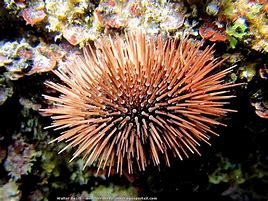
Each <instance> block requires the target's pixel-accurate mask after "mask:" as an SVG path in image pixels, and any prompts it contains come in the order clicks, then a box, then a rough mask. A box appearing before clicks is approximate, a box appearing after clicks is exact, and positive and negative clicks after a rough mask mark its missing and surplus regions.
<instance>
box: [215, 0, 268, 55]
mask: <svg viewBox="0 0 268 201" xmlns="http://www.w3.org/2000/svg"><path fill="white" fill-rule="evenodd" d="M221 6H222V9H221V11H220V13H219V16H220V17H221V18H222V19H226V20H227V22H228V27H227V34H228V36H229V40H230V43H233V44H234V45H233V47H234V46H235V44H236V42H234V41H235V40H238V41H241V42H242V43H244V44H245V45H247V46H249V47H251V48H252V49H253V50H257V51H260V52H268V34H267V32H268V4H267V1H265V0H259V1H250V0H238V1H235V0H226V1H222V3H221ZM241 19H243V20H244V22H243V23H240V22H241ZM238 23H240V24H241V25H242V26H240V27H239V25H238ZM228 30H229V31H228ZM231 46H232V45H231Z"/></svg>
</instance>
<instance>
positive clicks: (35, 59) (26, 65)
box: [0, 39, 67, 80]
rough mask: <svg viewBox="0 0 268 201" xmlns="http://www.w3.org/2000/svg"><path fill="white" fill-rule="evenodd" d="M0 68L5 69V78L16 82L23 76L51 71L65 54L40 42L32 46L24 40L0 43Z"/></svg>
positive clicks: (54, 45) (54, 46)
mask: <svg viewBox="0 0 268 201" xmlns="http://www.w3.org/2000/svg"><path fill="white" fill-rule="evenodd" d="M0 44H1V46H0V66H2V67H5V69H6V71H7V72H6V73H5V74H6V76H7V77H8V78H9V79H11V80H17V79H19V78H21V77H23V76H25V75H32V74H35V73H42V72H48V71H51V70H52V69H53V68H54V67H55V66H56V64H57V61H58V60H59V59H61V58H62V57H63V56H64V55H66V54H67V53H66V52H65V51H64V49H63V48H62V47H60V46H58V45H56V44H52V45H48V44H46V43H44V42H42V41H41V42H40V43H39V44H38V45H37V46H32V45H30V43H28V42H27V41H26V40H25V39H22V40H20V41H14V42H4V41H1V42H0Z"/></svg>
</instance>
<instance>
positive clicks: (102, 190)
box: [90, 184, 138, 201]
mask: <svg viewBox="0 0 268 201" xmlns="http://www.w3.org/2000/svg"><path fill="white" fill-rule="evenodd" d="M137 196H138V193H137V191H136V189H135V188H134V187H124V186H117V185H114V184H110V185H109V186H108V187H106V186H102V185H101V186H98V187H97V188H95V189H94V190H93V191H92V192H91V193H90V199H91V200H92V201H97V200H100V199H101V200H105V201H108V200H125V199H128V198H135V197H137Z"/></svg>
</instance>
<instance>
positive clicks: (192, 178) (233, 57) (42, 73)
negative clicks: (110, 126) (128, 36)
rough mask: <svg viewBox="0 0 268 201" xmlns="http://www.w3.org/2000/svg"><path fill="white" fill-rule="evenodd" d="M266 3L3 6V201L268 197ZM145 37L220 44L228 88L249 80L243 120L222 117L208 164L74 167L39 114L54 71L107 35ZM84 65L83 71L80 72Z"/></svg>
mask: <svg viewBox="0 0 268 201" xmlns="http://www.w3.org/2000/svg"><path fill="white" fill-rule="evenodd" d="M267 12H268V3H267V1H266V0H237V1H235V0H224V1H220V0H206V1H205V0H174V1H167V0H149V1H145V0H102V1H86V0H60V1H56V0H27V1H26V0H4V1H0V27H1V32H0V115H1V123H0V200H3V201H10V200H11V201H12V200H14V201H16V200H36V201H38V200H40V201H41V200H42V201H50V200H71V199H76V200H90V199H98V197H102V198H104V197H106V196H108V197H110V196H111V197H112V198H114V199H116V198H123V197H129V198H133V199H134V198H137V199H147V198H148V199H151V200H152V199H157V200H166V199H167V195H168V196H172V197H176V198H178V199H179V198H181V199H184V197H186V196H187V197H186V199H184V200H197V199H201V200H203V199H204V200H228V201H248V200H254V201H255V200H256V201H265V200H267V199H268V191H267V184H268V158H267V141H268V135H267V131H268V124H267V116H268V115H267V114H268V103H267V102H268V96H267V94H268V92H267V84H268V80H267V78H268V76H267V74H268V70H267V63H268V60H267V53H268V45H267V44H268V42H267V41H268V34H267V24H268V14H267ZM138 28H139V29H143V30H146V31H147V33H149V34H152V35H155V36H157V35H158V34H160V33H161V34H163V36H164V37H165V38H176V39H178V38H181V36H182V35H184V34H185V35H188V38H189V39H190V40H191V41H192V42H193V43H194V44H197V45H201V46H202V45H204V46H202V47H201V48H203V47H206V46H207V45H212V44H213V45H214V49H215V51H214V55H215V56H216V57H221V58H222V59H225V62H224V63H223V68H228V67H231V66H233V72H232V73H230V74H228V76H227V77H226V78H225V80H224V82H235V83H243V85H241V86H240V87H237V88H236V89H234V90H231V91H230V93H232V94H233V95H236V96H237V97H236V98H235V99H233V100H232V101H231V103H230V105H229V106H228V107H230V108H232V109H234V110H237V113H234V114H232V115H229V116H228V117H225V118H220V119H216V120H217V121H220V122H222V123H224V124H228V127H226V128H225V127H224V128H219V130H217V131H218V133H222V135H221V136H220V137H219V138H217V139H211V141H212V142H213V146H211V147H208V148H206V147H205V146H202V147H200V153H201V154H202V156H201V157H195V156H193V157H190V158H189V159H185V160H184V161H183V162H181V161H177V162H176V161H173V165H172V166H171V167H170V168H168V167H161V171H159V170H157V169H155V168H152V167H149V166H148V168H147V169H146V171H144V172H142V173H137V172H134V174H132V175H130V174H128V173H127V172H126V171H123V172H122V176H120V177H119V176H118V175H116V174H115V170H113V171H111V174H110V177H107V174H108V171H106V170H100V171H99V172H98V174H96V173H97V168H94V167H87V168H86V169H84V170H83V166H84V165H85V164H84V163H83V161H82V159H80V158H79V159H77V160H76V161H73V162H71V163H70V162H69V158H71V157H72V153H71V150H70V149H66V151H65V152H63V153H61V154H58V152H59V151H60V150H62V149H63V148H64V147H65V143H64V142H63V143H58V144H54V143H52V144H51V143H50V144H49V142H50V141H51V140H53V139H55V137H56V136H58V135H59V134H60V133H59V131H52V130H44V127H45V126H47V125H49V124H50V123H51V122H50V120H49V118H48V117H47V116H46V114H44V113H43V112H40V111H39V109H40V108H46V107H51V106H52V103H51V102H50V101H47V100H45V99H44V98H43V96H42V94H47V93H51V94H54V95H55V96H58V95H59V94H57V92H56V91H54V90H51V89H49V88H47V87H46V86H44V82H45V81H47V80H49V81H52V82H57V83H58V82H61V81H60V80H59V79H58V78H57V77H56V76H55V75H54V74H53V73H51V70H52V69H64V67H65V65H66V62H68V61H70V60H72V59H74V58H76V57H77V56H79V55H81V50H80V49H79V48H80V47H83V46H85V45H87V44H88V43H90V44H93V43H92V41H96V40H97V42H96V43H98V42H99V41H98V40H99V38H102V37H103V36H105V35H108V34H111V35H112V36H114V35H116V34H122V33H124V32H128V31H132V30H136V29H138ZM77 68H79V66H77Z"/></svg>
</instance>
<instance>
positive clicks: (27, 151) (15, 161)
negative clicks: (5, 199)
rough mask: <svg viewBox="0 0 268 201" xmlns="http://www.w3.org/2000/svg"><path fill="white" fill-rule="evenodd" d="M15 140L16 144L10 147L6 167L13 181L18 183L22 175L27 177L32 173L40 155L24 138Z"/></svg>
mask: <svg viewBox="0 0 268 201" xmlns="http://www.w3.org/2000/svg"><path fill="white" fill-rule="evenodd" d="M14 140H15V141H14V143H13V144H12V145H9V146H8V154H7V158H6V160H5V162H4V167H5V170H6V171H8V175H10V177H11V178H12V180H14V181H17V180H18V179H20V178H21V176H22V175H27V174H28V173H29V172H31V168H32V166H33V162H34V161H35V160H36V157H37V156H38V155H39V153H38V152H37V151H35V150H34V145H32V144H27V143H26V142H24V141H23V140H22V138H17V139H14Z"/></svg>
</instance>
